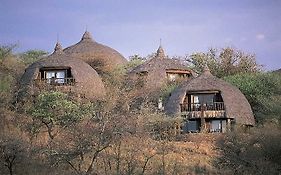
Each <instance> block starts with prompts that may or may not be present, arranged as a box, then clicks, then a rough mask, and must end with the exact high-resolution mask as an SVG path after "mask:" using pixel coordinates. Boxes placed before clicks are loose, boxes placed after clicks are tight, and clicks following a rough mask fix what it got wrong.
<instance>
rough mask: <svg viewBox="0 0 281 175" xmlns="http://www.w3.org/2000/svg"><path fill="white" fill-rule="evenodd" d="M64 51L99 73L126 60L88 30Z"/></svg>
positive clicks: (111, 69)
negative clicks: (95, 38)
mask: <svg viewBox="0 0 281 175" xmlns="http://www.w3.org/2000/svg"><path fill="white" fill-rule="evenodd" d="M64 52H65V53H66V54H68V55H70V56H73V57H75V58H79V59H81V60H83V61H85V62H86V63H88V64H89V65H90V66H91V67H93V68H94V69H95V70H96V71H97V72H98V73H99V74H101V75H102V74H103V73H109V72H111V71H113V70H114V69H115V68H116V67H118V66H119V65H123V64H125V63H126V62H127V60H126V59H125V58H124V57H123V56H122V55H121V54H120V53H119V52H117V51H116V50H114V49H112V48H110V47H108V46H105V45H103V44H100V43H98V42H96V41H95V40H94V39H93V38H92V36H91V34H90V32H88V31H86V32H85V33H84V34H83V36H82V39H81V40H80V41H79V42H78V43H77V44H74V45H72V46H69V47H67V48H65V49H64Z"/></svg>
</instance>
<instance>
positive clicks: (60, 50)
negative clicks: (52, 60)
mask: <svg viewBox="0 0 281 175" xmlns="http://www.w3.org/2000/svg"><path fill="white" fill-rule="evenodd" d="M62 52H63V49H62V46H61V44H60V43H59V42H57V43H56V46H55V49H54V53H62Z"/></svg>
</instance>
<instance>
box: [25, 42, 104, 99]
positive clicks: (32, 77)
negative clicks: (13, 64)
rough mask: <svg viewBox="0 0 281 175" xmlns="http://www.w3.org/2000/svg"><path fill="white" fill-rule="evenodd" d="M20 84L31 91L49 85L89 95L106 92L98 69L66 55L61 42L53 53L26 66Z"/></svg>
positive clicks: (99, 94)
mask: <svg viewBox="0 0 281 175" xmlns="http://www.w3.org/2000/svg"><path fill="white" fill-rule="evenodd" d="M20 85H21V88H24V89H26V90H27V92H28V93H29V94H30V93H31V95H32V94H35V93H36V92H38V90H39V91H40V90H41V89H45V90H46V88H55V90H61V91H66V92H71V93H75V94H77V95H79V96H80V97H85V98H87V99H101V98H103V97H104V95H105V88H104V85H103V82H102V81H101V78H100V77H99V75H98V74H97V72H96V71H95V70H94V69H93V68H92V67H91V66H89V65H88V64H87V63H85V62H83V61H82V60H80V59H76V58H73V57H70V56H69V55H66V54H65V53H64V52H63V50H62V47H61V45H60V44H59V43H57V44H56V47H55V51H54V52H53V53H52V54H51V55H49V56H47V57H45V58H43V59H41V60H39V61H37V62H35V63H33V64H32V65H30V66H29V67H28V68H27V69H26V70H25V73H24V74H23V76H22V78H21V81H20Z"/></svg>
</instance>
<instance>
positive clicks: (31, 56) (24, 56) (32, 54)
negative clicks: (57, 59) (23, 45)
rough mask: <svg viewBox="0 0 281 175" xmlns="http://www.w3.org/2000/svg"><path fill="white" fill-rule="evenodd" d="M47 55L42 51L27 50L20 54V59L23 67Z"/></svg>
mask: <svg viewBox="0 0 281 175" xmlns="http://www.w3.org/2000/svg"><path fill="white" fill-rule="evenodd" d="M47 54H48V52H46V51H44V50H28V51H26V52H24V53H21V54H20V59H21V60H22V61H23V63H24V64H25V65H30V64H32V63H34V62H35V61H37V60H39V59H40V58H42V57H43V56H46V55H47Z"/></svg>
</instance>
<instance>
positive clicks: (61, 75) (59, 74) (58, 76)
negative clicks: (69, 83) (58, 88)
mask: <svg viewBox="0 0 281 175" xmlns="http://www.w3.org/2000/svg"><path fill="white" fill-rule="evenodd" d="M65 72H66V71H65V70H56V71H46V72H45V74H46V79H47V82H48V83H59V84H63V83H65V78H66V76H65V74H66V73H65Z"/></svg>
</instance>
